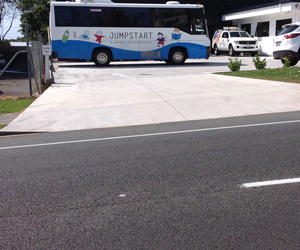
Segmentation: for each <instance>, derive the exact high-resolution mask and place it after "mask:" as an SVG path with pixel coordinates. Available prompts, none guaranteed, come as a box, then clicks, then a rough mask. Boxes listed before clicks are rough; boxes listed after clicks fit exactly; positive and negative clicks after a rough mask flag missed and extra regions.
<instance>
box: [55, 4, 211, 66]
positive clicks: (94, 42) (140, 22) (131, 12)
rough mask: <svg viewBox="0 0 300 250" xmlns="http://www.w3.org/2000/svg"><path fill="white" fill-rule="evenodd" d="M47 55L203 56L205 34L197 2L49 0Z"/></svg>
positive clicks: (107, 58) (98, 60)
mask: <svg viewBox="0 0 300 250" xmlns="http://www.w3.org/2000/svg"><path fill="white" fill-rule="evenodd" d="M50 8H51V9H50V37H51V46H52V56H53V57H54V58H58V59H78V60H90V61H93V62H94V63H95V64H96V65H97V66H107V65H108V64H109V63H110V62H111V61H122V60H163V61H165V62H167V63H170V64H175V65H176V64H183V63H184V62H185V60H186V59H187V58H194V59H202V58H204V59H208V58H209V56H210V39H209V35H208V29H207V24H206V19H205V14H204V8H203V6H202V5H200V4H198V5H196V4H179V2H174V1H173V2H167V3H166V4H121V3H113V2H111V1H109V0H76V2H56V1H53V2H51V7H50Z"/></svg>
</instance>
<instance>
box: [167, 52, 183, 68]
mask: <svg viewBox="0 0 300 250" xmlns="http://www.w3.org/2000/svg"><path fill="white" fill-rule="evenodd" d="M186 58H187V55H186V52H185V51H184V50H183V49H180V48H178V49H176V48H175V49H172V50H171V51H170V54H169V60H168V61H169V63H170V64H173V65H180V64H184V62H185V60H186Z"/></svg>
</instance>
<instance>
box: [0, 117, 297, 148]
mask: <svg viewBox="0 0 300 250" xmlns="http://www.w3.org/2000/svg"><path fill="white" fill-rule="evenodd" d="M299 122H300V120H293V121H282V122H269V123H257V124H246V125H236V126H227V127H216V128H200V129H191V130H179V131H172V132H161V133H152V134H140V135H125V136H116V137H106V138H95V139H86V140H75V141H61V142H49V143H40V144H28V145H20V146H10V147H0V150H5V149H17V148H30V147H40V146H51V145H61V144H73V143H82V142H95V141H108V140H118V139H128V138H138V137H150V136H158V135H171V134H183V133H194V132H203V131H213V130H225V129H235V128H248V127H259V126H269V125H280V124H289V123H299Z"/></svg>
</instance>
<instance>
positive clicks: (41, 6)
mask: <svg viewBox="0 0 300 250" xmlns="http://www.w3.org/2000/svg"><path fill="white" fill-rule="evenodd" d="M15 1H17V2H18V8H19V9H20V11H21V13H22V14H21V18H20V21H21V25H20V26H21V32H22V34H23V35H25V34H26V24H27V25H28V36H29V39H30V40H37V32H38V31H39V32H40V33H41V34H42V36H43V38H44V41H45V42H47V41H48V32H47V27H48V26H49V11H50V3H49V0H39V1H36V0H15Z"/></svg>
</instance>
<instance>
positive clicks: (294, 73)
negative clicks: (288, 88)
mask: <svg viewBox="0 0 300 250" xmlns="http://www.w3.org/2000/svg"><path fill="white" fill-rule="evenodd" d="M218 74H221V75H228V76H238V77H247V78H255V79H262V80H272V81H281V82H294V83H300V67H287V68H276V69H262V70H241V71H235V72H224V73H218Z"/></svg>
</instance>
